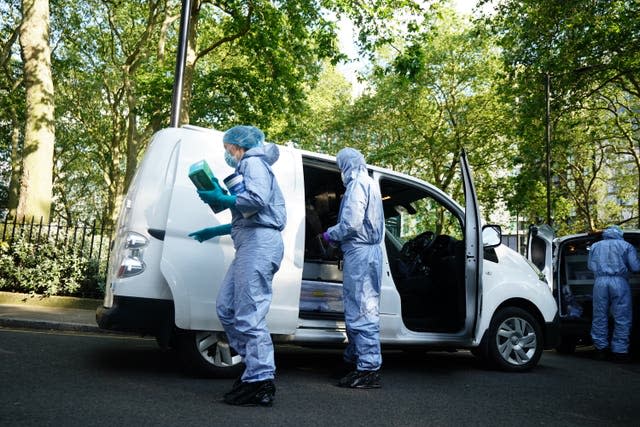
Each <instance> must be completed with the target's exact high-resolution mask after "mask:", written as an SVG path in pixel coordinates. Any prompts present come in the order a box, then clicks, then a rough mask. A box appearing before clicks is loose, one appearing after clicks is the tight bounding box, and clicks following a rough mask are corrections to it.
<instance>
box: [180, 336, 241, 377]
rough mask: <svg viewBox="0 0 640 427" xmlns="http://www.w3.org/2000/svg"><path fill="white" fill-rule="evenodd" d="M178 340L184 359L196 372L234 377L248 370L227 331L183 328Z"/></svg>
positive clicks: (191, 370) (199, 374) (182, 358)
mask: <svg viewBox="0 0 640 427" xmlns="http://www.w3.org/2000/svg"><path fill="white" fill-rule="evenodd" d="M176 343H177V349H178V354H179V356H180V361H181V362H182V365H183V367H184V368H185V370H186V371H187V372H189V373H190V374H192V375H195V376H198V377H206V378H234V377H239V376H240V374H241V373H242V371H243V370H244V363H242V357H240V355H238V354H236V353H235V352H234V351H233V349H232V348H231V347H229V344H228V343H227V340H226V336H225V334H224V333H223V332H206V331H179V332H177V335H176Z"/></svg>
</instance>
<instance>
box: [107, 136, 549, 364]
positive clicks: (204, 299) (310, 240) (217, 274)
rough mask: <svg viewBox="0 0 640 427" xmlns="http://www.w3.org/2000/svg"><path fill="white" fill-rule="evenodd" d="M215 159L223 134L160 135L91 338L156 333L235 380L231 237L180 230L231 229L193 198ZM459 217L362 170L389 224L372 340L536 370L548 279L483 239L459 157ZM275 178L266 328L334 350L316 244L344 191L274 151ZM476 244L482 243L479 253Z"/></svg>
mask: <svg viewBox="0 0 640 427" xmlns="http://www.w3.org/2000/svg"><path fill="white" fill-rule="evenodd" d="M202 159H204V160H206V161H207V162H208V164H209V165H210V166H211V169H212V170H213V172H214V173H215V175H216V176H217V177H218V178H219V179H220V180H221V181H222V178H224V177H226V176H227V175H229V174H231V173H232V169H231V168H229V167H228V166H227V165H226V163H225V162H224V156H223V145H222V132H219V131H214V130H210V129H204V128H198V127H194V126H184V127H181V128H168V129H165V130H162V131H160V132H158V133H157V134H156V135H155V136H154V138H153V140H152V142H151V144H150V146H149V148H148V150H147V152H146V154H145V156H144V158H143V160H142V162H141V164H140V168H139V170H138V171H137V174H136V176H135V177H134V179H133V182H132V183H131V187H130V188H129V191H128V194H127V196H126V199H125V200H124V203H123V208H122V212H121V213H120V218H119V220H118V224H117V235H116V237H115V241H114V244H113V249H112V254H111V259H110V266H109V273H108V278H107V285H108V286H107V287H106V292H105V299H104V306H103V307H99V308H98V310H97V313H96V318H97V322H98V325H99V326H100V327H101V328H104V329H109V330H117V331H133V332H138V333H142V334H148V335H153V336H155V337H156V338H157V340H158V343H159V344H160V345H161V346H175V347H176V348H177V349H178V351H179V354H180V355H181V358H182V360H183V361H184V363H185V365H186V366H187V367H189V368H191V369H192V370H194V371H195V372H197V373H199V374H201V375H206V376H234V375H237V374H238V370H239V369H241V368H242V366H241V363H242V360H241V358H240V357H239V356H237V355H236V354H235V353H234V352H233V351H232V349H230V348H229V345H228V344H227V342H226V339H225V335H224V332H223V329H222V326H221V324H220V322H219V320H218V318H217V316H216V309H215V303H216V295H217V293H218V289H219V287H220V284H221V282H222V278H223V276H224V274H225V272H226V270H227V267H228V265H229V263H230V262H231V260H232V259H233V256H234V250H233V245H232V242H231V238H230V237H229V236H223V237H219V238H214V239H211V240H209V241H207V242H204V243H199V242H197V241H195V240H193V239H192V238H190V237H188V236H187V235H188V233H190V232H192V231H194V230H198V229H200V228H203V227H209V226H214V225H217V224H226V223H229V222H230V221H231V214H230V212H229V211H228V210H226V211H223V212H220V213H218V214H214V213H213V212H212V211H211V210H210V209H209V208H208V207H207V206H206V205H205V204H203V203H202V201H201V200H200V199H199V198H198V195H197V193H196V190H195V188H194V185H193V184H192V182H191V181H190V180H189V178H188V171H189V167H190V166H191V165H192V164H194V163H196V162H198V161H200V160H202ZM460 165H461V172H462V181H463V183H464V189H465V198H466V206H465V207H464V208H463V207H461V206H459V205H458V204H457V203H456V202H455V201H454V200H452V198H451V197H449V196H447V195H446V194H445V193H443V192H442V191H441V190H439V189H437V188H435V187H434V186H432V185H430V184H428V183H426V182H424V181H421V180H419V179H416V178H413V177H411V176H407V175H403V174H400V173H397V172H393V171H391V170H388V169H383V168H378V167H374V166H370V167H369V173H370V174H371V176H372V177H373V179H374V180H375V181H376V182H378V183H379V185H380V190H381V193H382V197H383V204H384V212H385V218H386V238H385V241H384V247H383V253H384V257H385V258H384V264H383V281H382V292H381V298H380V338H381V341H382V345H383V349H384V348H392V347H395V348H398V347H399V348H406V347H410V346H414V347H416V346H417V347H422V348H438V349H470V350H471V351H472V352H473V353H474V354H475V355H477V356H479V357H482V358H484V359H486V360H487V361H489V362H491V364H493V365H495V366H496V367H498V368H501V369H504V370H507V371H524V370H527V369H530V368H532V367H533V366H535V365H536V364H537V363H538V360H539V359H540V356H541V354H542V350H543V349H544V348H551V347H554V346H555V345H556V340H557V337H558V328H557V326H558V315H557V313H558V310H557V308H556V304H555V301H554V299H553V296H552V294H551V291H550V288H549V286H548V285H547V283H546V282H545V280H544V276H543V275H542V273H540V271H539V270H538V269H536V268H535V266H533V265H532V264H531V263H530V262H529V261H527V260H526V259H525V258H524V257H522V256H521V255H519V254H518V253H516V252H514V251H512V250H511V249H509V248H507V247H506V246H504V245H502V244H500V239H501V231H500V228H499V227H498V226H492V225H487V226H484V227H482V228H481V222H480V216H479V212H478V204H477V201H476V196H475V190H474V186H473V182H472V179H471V175H470V171H469V166H468V164H467V160H466V156H465V155H464V153H463V154H462V155H461V157H460ZM273 170H274V173H275V175H276V176H277V179H278V182H279V184H280V187H281V189H282V192H283V194H284V198H285V201H286V208H287V226H286V228H285V229H284V230H283V240H284V245H285V250H284V259H283V261H282V265H281V268H280V271H278V273H277V274H276V275H275V277H274V281H273V302H272V304H271V309H270V311H269V315H268V316H267V322H268V326H269V330H270V332H271V333H272V335H273V340H274V342H276V343H283V342H285V343H297V344H300V345H305V344H307V345H309V344H310V345H315V346H318V345H326V346H334V347H335V346H341V345H344V344H345V341H346V333H345V324H344V314H343V305H342V269H341V267H342V258H341V254H340V253H339V251H337V253H331V252H327V251H323V250H322V247H321V246H319V245H318V241H317V238H316V236H317V234H318V233H319V232H321V231H324V230H325V229H326V228H327V227H328V226H330V225H333V224H335V223H336V218H337V215H338V207H339V202H340V197H341V195H342V193H343V192H344V187H343V185H342V181H341V178H340V171H339V169H338V167H337V165H336V162H335V157H332V156H327V155H322V154H317V153H311V152H307V151H302V150H299V149H295V148H292V147H286V146H281V147H280V159H279V160H278V161H277V162H276V163H275V164H274V166H273ZM483 241H484V243H483Z"/></svg>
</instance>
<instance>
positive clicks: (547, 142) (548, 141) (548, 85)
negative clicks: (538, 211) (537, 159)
mask: <svg viewBox="0 0 640 427" xmlns="http://www.w3.org/2000/svg"><path fill="white" fill-rule="evenodd" d="M544 86H545V97H544V98H545V135H544V142H545V149H546V172H547V224H548V225H549V226H552V225H553V224H552V223H551V75H550V74H549V73H546V74H545V85H544Z"/></svg>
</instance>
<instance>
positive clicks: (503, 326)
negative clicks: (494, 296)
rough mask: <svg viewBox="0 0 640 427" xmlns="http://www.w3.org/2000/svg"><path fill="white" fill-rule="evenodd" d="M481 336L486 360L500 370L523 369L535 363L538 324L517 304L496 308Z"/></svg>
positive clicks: (539, 342) (540, 339)
mask: <svg viewBox="0 0 640 427" xmlns="http://www.w3.org/2000/svg"><path fill="white" fill-rule="evenodd" d="M485 338H486V349H487V355H488V359H489V361H490V363H491V364H492V365H494V366H495V367H497V368H498V369H501V370H503V371H508V372H522V371H527V370H529V369H531V368H533V367H534V366H536V365H537V364H538V361H539V360H540V356H541V355H542V349H543V344H544V343H543V337H542V332H541V329H540V324H539V323H538V321H537V320H536V319H535V317H533V316H532V315H531V314H529V313H528V312H527V311H526V310H523V309H521V308H518V307H506V308H503V309H501V310H500V311H498V312H497V313H496V314H495V315H494V317H493V319H492V320H491V325H490V326H489V330H488V331H487V335H486V336H485Z"/></svg>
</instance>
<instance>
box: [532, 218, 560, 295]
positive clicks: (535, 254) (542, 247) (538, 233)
mask: <svg viewBox="0 0 640 427" xmlns="http://www.w3.org/2000/svg"><path fill="white" fill-rule="evenodd" d="M554 238H555V232H554V231H553V228H551V226H549V225H547V224H541V225H532V226H531V227H529V235H528V237H527V258H528V259H529V261H531V262H532V263H533V264H534V265H535V266H536V267H538V270H540V271H541V272H542V274H544V277H545V278H546V279H547V283H548V284H549V287H550V288H551V289H552V290H553V289H554V286H553V239H554Z"/></svg>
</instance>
